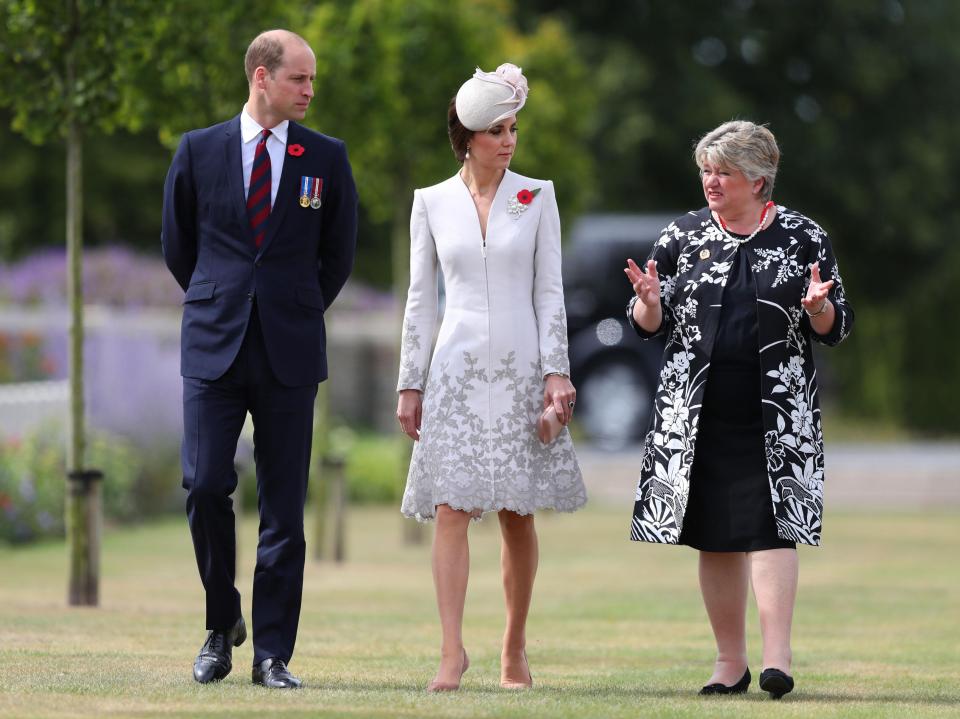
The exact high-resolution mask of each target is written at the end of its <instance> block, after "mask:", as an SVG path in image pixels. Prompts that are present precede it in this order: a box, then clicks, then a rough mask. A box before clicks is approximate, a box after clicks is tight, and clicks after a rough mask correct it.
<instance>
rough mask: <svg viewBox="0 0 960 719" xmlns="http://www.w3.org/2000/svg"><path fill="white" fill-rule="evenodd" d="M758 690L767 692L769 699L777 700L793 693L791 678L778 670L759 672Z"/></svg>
mask: <svg viewBox="0 0 960 719" xmlns="http://www.w3.org/2000/svg"><path fill="white" fill-rule="evenodd" d="M760 688H761V689H763V691H765V692H769V693H770V698H771V699H779V698H780V697H782V696H783V695H784V694H789V693H790V692H792V691H793V677H792V676H790V675H789V674H787V673H785V672H782V671H780V670H779V669H764V670H763V671H762V672H760Z"/></svg>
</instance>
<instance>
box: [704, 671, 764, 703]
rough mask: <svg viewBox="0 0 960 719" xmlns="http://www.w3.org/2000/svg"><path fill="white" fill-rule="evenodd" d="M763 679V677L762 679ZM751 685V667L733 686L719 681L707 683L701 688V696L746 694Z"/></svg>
mask: <svg viewBox="0 0 960 719" xmlns="http://www.w3.org/2000/svg"><path fill="white" fill-rule="evenodd" d="M760 681H761V682H762V681H763V680H762V679H761V680H760ZM749 686H750V669H749V668H748V669H747V671H745V672H744V673H743V676H742V677H741V678H740V681H738V682H737V683H736V684H734V685H732V686H729V687H728V686H727V685H726V684H721V683H720V682H717V683H716V684H707V685H706V686H705V687H703V689H701V690H700V692H699V693H700V696H710V695H711V694H745V693H746V691H747V687H749Z"/></svg>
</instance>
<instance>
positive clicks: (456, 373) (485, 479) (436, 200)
mask: <svg viewBox="0 0 960 719" xmlns="http://www.w3.org/2000/svg"><path fill="white" fill-rule="evenodd" d="M536 189H539V190H540V192H539V193H537V194H536V195H535V196H534V197H533V198H532V200H531V201H530V202H529V204H526V205H524V204H523V203H521V202H519V201H518V200H517V195H518V193H520V192H521V191H522V190H528V191H531V192H532V191H534V190H536ZM521 196H522V197H523V198H524V199H529V198H527V197H526V196H525V195H521ZM519 208H523V209H519ZM410 238H411V247H410V290H409V293H408V295H407V304H406V310H405V312H404V319H403V336H402V345H401V355H400V379H399V382H398V384H397V389H398V390H402V389H418V390H422V391H423V418H422V422H421V428H420V440H419V441H418V442H416V443H415V444H414V449H413V455H412V458H411V461H410V470H409V474H408V476H407V486H406V490H405V492H404V496H403V503H402V507H401V510H402V512H403V513H404V514H405V515H406V516H408V517H416V518H417V519H419V520H429V519H431V518H433V516H434V515H435V513H436V507H437V505H439V504H447V505H449V506H450V507H452V508H454V509H461V510H465V511H469V512H472V513H474V514H475V515H477V516H479V515H480V514H482V513H483V512H491V511H499V510H501V509H507V510H511V511H513V512H517V513H518V514H530V513H532V512H535V511H537V510H539V509H546V508H552V509H556V510H560V511H567V512H572V511H574V510H576V509H578V508H579V507H581V506H583V504H584V503H585V502H586V499H587V497H586V490H585V489H584V486H583V477H582V475H581V472H580V466H579V464H578V462H577V457H576V454H575V453H574V449H573V443H572V441H571V439H570V434H569V432H568V431H567V429H564V430H563V431H562V432H561V434H560V436H559V437H558V438H557V439H556V440H555V441H554V442H552V443H551V444H549V445H543V444H541V442H540V441H539V439H538V438H537V433H536V421H537V417H538V416H539V415H540V412H541V411H542V409H543V389H544V377H545V375H547V374H548V373H550V372H562V373H564V374H569V372H570V368H569V360H568V358H567V321H566V313H565V311H564V305H563V285H562V281H561V275H560V215H559V212H558V210H557V201H556V196H555V194H554V189H553V183H552V182H550V181H548V180H535V179H532V178H529V177H523V176H522V175H518V174H516V173H514V172H511V171H509V170H507V171H506V173H505V175H504V177H503V179H502V180H501V182H500V186H499V188H498V189H497V192H496V195H495V197H494V199H493V202H492V204H491V207H490V215H489V218H488V220H487V234H486V240H485V241H484V238H483V235H482V233H481V231H480V221H479V218H478V215H477V210H476V206H475V205H474V202H473V198H472V197H471V195H470V191H469V189H468V188H467V186H466V184H465V183H464V181H463V179H462V178H461V177H460V175H459V173H458V174H456V175H454V176H453V177H451V178H450V179H449V180H446V181H445V182H441V183H440V184H437V185H434V186H432V187H428V188H425V189H420V190H417V191H416V192H415V193H414V200H413V211H412V213H411V218H410ZM438 267H439V268H440V270H441V271H442V272H443V278H444V286H445V289H446V301H445V307H444V316H443V322H442V323H441V325H440V331H439V334H438V336H437V342H436V349H435V350H434V351H433V355H432V357H431V351H430V350H431V344H432V341H433V337H434V332H435V327H436V322H437V303H438V296H437V269H438Z"/></svg>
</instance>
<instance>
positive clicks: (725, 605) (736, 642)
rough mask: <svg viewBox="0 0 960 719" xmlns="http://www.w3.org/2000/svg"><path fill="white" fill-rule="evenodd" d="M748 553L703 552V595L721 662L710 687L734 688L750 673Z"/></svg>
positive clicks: (715, 669)
mask: <svg viewBox="0 0 960 719" xmlns="http://www.w3.org/2000/svg"><path fill="white" fill-rule="evenodd" d="M748 584H749V565H748V562H747V555H746V554H745V553H744V552H700V592H701V594H703V604H704V606H705V607H706V609H707V616H708V617H709V618H710V626H711V627H712V628H713V636H714V638H715V639H716V642H717V660H716V664H715V665H714V667H713V674H712V675H711V677H710V679H709V680H708V681H707V684H714V683H717V682H719V683H720V684H724V685H726V686H731V685H733V684H736V683H737V682H738V681H740V678H741V677H742V676H743V673H744V672H745V671H746V669H747V635H746V614H747V587H748Z"/></svg>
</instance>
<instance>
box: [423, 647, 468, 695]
mask: <svg viewBox="0 0 960 719" xmlns="http://www.w3.org/2000/svg"><path fill="white" fill-rule="evenodd" d="M469 668H470V657H468V656H467V650H466V649H464V650H463V667H462V668H461V669H460V679H463V675H464V674H466V673H467V669H469ZM459 688H460V681H459V680H458V681H457V683H456V684H452V683H450V682H439V681H437V680H436V679H433V681H431V682H430V683H429V684H427V691H428V692H455V691H457V690H458V689H459Z"/></svg>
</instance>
